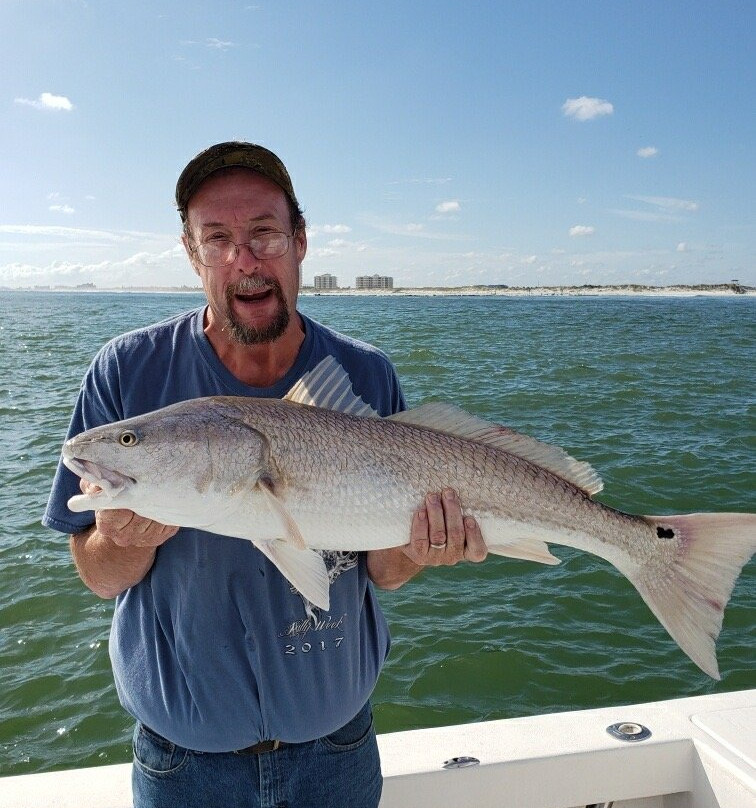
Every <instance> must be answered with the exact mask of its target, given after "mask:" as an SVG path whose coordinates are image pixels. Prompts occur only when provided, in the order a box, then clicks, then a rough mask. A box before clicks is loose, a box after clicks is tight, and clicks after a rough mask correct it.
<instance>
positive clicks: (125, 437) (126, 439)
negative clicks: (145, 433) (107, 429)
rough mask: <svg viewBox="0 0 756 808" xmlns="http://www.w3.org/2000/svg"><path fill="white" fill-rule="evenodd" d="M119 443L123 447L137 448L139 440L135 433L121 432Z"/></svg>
mask: <svg viewBox="0 0 756 808" xmlns="http://www.w3.org/2000/svg"><path fill="white" fill-rule="evenodd" d="M118 442H119V443H120V444H121V446H136V444H137V443H139V438H138V437H137V436H136V434H135V433H134V432H128V431H127V432H121V434H120V435H119V437H118Z"/></svg>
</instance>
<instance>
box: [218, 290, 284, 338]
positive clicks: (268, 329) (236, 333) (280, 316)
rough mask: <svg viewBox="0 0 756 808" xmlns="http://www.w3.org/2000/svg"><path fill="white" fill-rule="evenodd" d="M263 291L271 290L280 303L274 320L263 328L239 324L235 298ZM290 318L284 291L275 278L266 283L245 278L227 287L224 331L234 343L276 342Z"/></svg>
mask: <svg viewBox="0 0 756 808" xmlns="http://www.w3.org/2000/svg"><path fill="white" fill-rule="evenodd" d="M263 289H267V290H270V292H271V293H272V294H273V295H275V297H276V300H277V301H278V309H277V310H276V313H275V316H274V317H273V319H272V320H271V321H270V322H269V323H268V324H267V325H265V326H263V327H262V328H256V327H255V326H253V325H247V324H246V323H242V322H239V320H238V319H237V318H236V316H235V314H234V309H233V301H234V297H235V296H236V295H243V294H253V293H255V292H259V291H261V290H263ZM290 318H291V315H290V313H289V307H288V305H287V304H286V298H285V297H284V293H283V289H282V288H281V285H280V284H279V283H278V281H277V280H275V279H274V278H271V279H270V280H265V281H263V280H262V279H261V278H255V277H251V278H245V279H244V280H242V281H239V283H235V284H233V285H232V286H228V287H226V323H225V328H224V330H225V331H226V333H227V334H228V335H229V337H231V339H232V340H233V341H234V342H238V343H239V344H240V345H262V344H264V343H267V342H274V341H275V340H277V339H278V338H279V337H280V336H281V335H282V334H283V333H284V331H286V327H287V326H288V325H289V319H290Z"/></svg>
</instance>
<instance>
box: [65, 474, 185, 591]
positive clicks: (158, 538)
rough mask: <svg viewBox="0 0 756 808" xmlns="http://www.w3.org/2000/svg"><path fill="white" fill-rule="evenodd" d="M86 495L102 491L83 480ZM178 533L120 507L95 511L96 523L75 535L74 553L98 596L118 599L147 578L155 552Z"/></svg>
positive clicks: (169, 526) (174, 528)
mask: <svg viewBox="0 0 756 808" xmlns="http://www.w3.org/2000/svg"><path fill="white" fill-rule="evenodd" d="M79 487H80V488H81V490H82V492H83V493H85V494H90V495H91V494H96V493H97V492H98V491H99V490H100V488H99V486H97V485H95V484H94V483H90V482H87V481H86V480H81V482H80V483H79ZM177 532H178V527H176V526H175V525H163V524H160V522H155V521H153V520H152V519H145V517H143V516H139V514H136V513H134V511H129V510H126V509H125V508H119V509H117V510H105V511H96V512H95V523H94V525H92V526H91V527H89V528H87V529H86V530H83V531H82V532H81V533H75V534H74V535H73V536H71V553H72V555H73V558H74V561H75V562H76V568H77V569H78V571H79V576H80V577H81V579H82V581H83V582H84V583H85V584H86V586H88V587H89V588H90V589H91V590H92V591H93V592H94V593H95V594H96V595H99V596H100V597H101V598H114V597H115V596H116V595H120V594H121V592H123V591H125V590H126V589H128V588H129V587H132V586H134V584H137V583H139V581H141V580H142V578H144V576H145V575H146V574H147V573H148V572H149V570H150V568H151V567H152V564H153V563H154V561H155V550H156V548H157V547H159V546H160V545H161V544H164V543H165V542H167V541H168V539H170V538H171V537H172V536H175V535H176V533H177Z"/></svg>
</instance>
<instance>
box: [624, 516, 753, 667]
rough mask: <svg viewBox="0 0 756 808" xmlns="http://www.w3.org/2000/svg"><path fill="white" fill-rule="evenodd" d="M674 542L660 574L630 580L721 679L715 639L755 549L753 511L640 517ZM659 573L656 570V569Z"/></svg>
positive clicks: (679, 641) (696, 657) (685, 648)
mask: <svg viewBox="0 0 756 808" xmlns="http://www.w3.org/2000/svg"><path fill="white" fill-rule="evenodd" d="M643 518H644V519H645V520H646V522H648V523H649V524H650V525H651V526H652V527H653V528H654V529H655V530H656V533H657V536H658V537H659V538H660V539H662V540H667V539H668V540H672V539H674V540H675V541H674V542H672V541H670V545H671V546H670V549H672V548H673V547H676V551H675V556H674V558H673V559H672V563H671V564H670V566H669V568H668V569H667V570H665V571H664V573H663V574H661V575H659V574H657V575H654V574H653V573H652V572H650V571H649V573H648V574H647V575H645V576H643V575H642V576H640V578H639V577H638V576H637V575H635V576H633V578H634V580H633V583H634V584H635V586H636V588H637V589H638V591H639V592H640V594H641V595H642V596H643V599H644V600H645V601H646V603H647V604H648V606H649V607H650V609H651V611H652V612H653V613H654V614H655V615H656V617H657V618H658V619H659V622H661V624H662V625H663V626H664V628H666V629H667V631H668V632H669V633H670V634H671V635H672V638H673V639H674V640H675V642H677V644H678V645H679V646H680V648H682V650H683V651H685V653H686V654H687V655H688V656H689V657H690V658H691V659H692V660H693V662H695V663H696V665H698V667H699V668H701V670H703V671H704V672H705V673H707V674H708V675H709V676H711V677H713V678H714V679H719V678H720V676H719V668H718V666H717V656H716V649H715V645H714V643H715V641H716V639H717V637H718V636H719V632H720V630H721V628H722V618H723V617H724V609H725V606H726V605H727V601H728V600H729V599H730V595H731V594H732V590H733V588H734V586H735V581H736V580H737V578H738V575H739V574H740V571H741V570H742V569H743V567H744V566H745V564H746V562H747V561H748V560H749V559H750V557H751V556H752V555H753V553H754V552H756V514H749V513H692V514H687V515H685V516H645V517H643ZM657 572H658V570H657Z"/></svg>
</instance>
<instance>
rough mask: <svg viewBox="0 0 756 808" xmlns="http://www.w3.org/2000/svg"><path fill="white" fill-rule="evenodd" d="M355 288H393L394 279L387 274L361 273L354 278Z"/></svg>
mask: <svg viewBox="0 0 756 808" xmlns="http://www.w3.org/2000/svg"><path fill="white" fill-rule="evenodd" d="M354 285H355V287H356V288H357V289H393V288H394V279H393V278H392V277H390V276H388V275H361V276H359V277H357V278H355V279H354Z"/></svg>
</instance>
